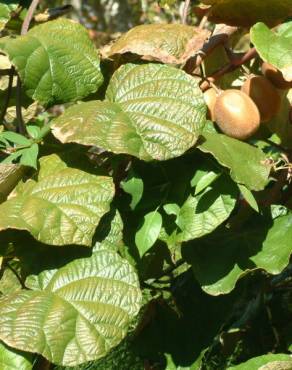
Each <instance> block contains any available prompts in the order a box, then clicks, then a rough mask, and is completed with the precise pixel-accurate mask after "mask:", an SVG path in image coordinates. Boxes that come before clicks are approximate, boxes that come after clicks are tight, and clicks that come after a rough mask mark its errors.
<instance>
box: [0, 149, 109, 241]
mask: <svg viewBox="0 0 292 370" xmlns="http://www.w3.org/2000/svg"><path fill="white" fill-rule="evenodd" d="M40 166H41V169H40V172H39V175H38V179H37V181H35V180H28V181H27V182H26V183H24V184H23V183H20V184H19V185H18V186H17V188H16V190H15V192H13V193H12V194H11V195H10V197H9V199H8V200H7V201H6V202H4V203H3V204H1V206H0V230H5V229H19V230H27V231H29V232H30V233H31V234H32V235H33V236H34V237H35V238H36V239H37V240H39V241H41V242H43V243H46V244H51V245H66V244H80V245H88V246H90V245H91V239H92V236H93V234H94V231H95V229H96V226H97V225H98V223H99V220H100V218H101V217H102V216H103V215H104V214H105V213H106V212H108V211H109V208H110V202H111V201H112V199H113V196H114V186H113V182H112V179H111V178H109V177H104V176H94V175H91V174H88V173H86V172H83V171H80V170H77V169H73V168H68V167H67V166H66V164H65V163H64V162H62V160H61V159H60V158H59V157H58V156H57V155H51V156H47V157H43V158H42V159H41V160H40Z"/></svg>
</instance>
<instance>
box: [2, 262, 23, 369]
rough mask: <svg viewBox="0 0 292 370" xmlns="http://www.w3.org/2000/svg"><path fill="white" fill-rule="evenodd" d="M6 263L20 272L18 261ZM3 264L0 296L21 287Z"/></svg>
mask: <svg viewBox="0 0 292 370" xmlns="http://www.w3.org/2000/svg"><path fill="white" fill-rule="evenodd" d="M8 264H9V266H10V267H11V268H12V269H13V270H14V271H17V273H20V271H21V267H20V263H19V261H9V262H8ZM3 265H4V266H3V268H5V269H4V272H3V274H2V275H1V279H0V296H1V294H3V295H8V294H11V293H14V292H16V291H19V290H21V289H22V286H21V283H20V281H19V280H18V278H17V276H16V275H15V273H14V272H13V271H12V270H11V269H9V268H8V267H7V265H6V263H4V264H3ZM0 369H1V367H0Z"/></svg>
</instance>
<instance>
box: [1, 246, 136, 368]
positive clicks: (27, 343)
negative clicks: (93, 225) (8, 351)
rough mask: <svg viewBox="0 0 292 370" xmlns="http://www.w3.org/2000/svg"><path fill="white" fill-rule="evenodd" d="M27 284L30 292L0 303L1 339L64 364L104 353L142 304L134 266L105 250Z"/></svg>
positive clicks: (119, 337)
mask: <svg viewBox="0 0 292 370" xmlns="http://www.w3.org/2000/svg"><path fill="white" fill-rule="evenodd" d="M26 285H27V286H28V288H30V289H32V290H26V291H21V292H18V293H16V294H14V295H11V296H8V297H7V298H5V299H3V300H2V301H1V307H0V325H1V333H0V338H1V340H3V341H4V342H5V343H7V344H8V345H11V346H13V347H15V348H18V349H21V350H25V351H28V352H38V353H40V354H42V355H43V356H44V357H45V358H47V359H48V360H49V361H51V362H53V363H56V364H60V365H65V366H66V365H69V366H74V365H77V364H79V363H83V362H86V361H90V360H95V359H98V358H100V357H102V356H104V355H106V353H107V352H108V351H109V350H110V349H111V348H112V347H114V346H116V345H117V344H118V343H119V342H120V341H121V340H122V339H123V337H124V336H125V335H126V332H127V328H128V325H129V323H130V321H131V320H132V319H133V318H134V316H135V315H136V314H137V313H138V310H139V309H140V305H141V292H140V289H139V283H138V278H137V275H136V273H135V271H134V270H133V268H132V267H131V266H130V265H129V263H128V262H127V261H126V260H123V259H122V258H121V257H120V256H119V255H118V254H117V253H116V252H114V251H109V250H107V249H102V248H100V249H99V251H97V252H95V253H93V255H92V256H91V257H89V258H83V259H77V260H74V261H73V262H71V263H69V264H67V265H65V266H64V267H62V268H60V269H59V270H46V271H44V272H42V273H40V274H39V275H32V276H30V277H29V278H28V279H27V280H26Z"/></svg>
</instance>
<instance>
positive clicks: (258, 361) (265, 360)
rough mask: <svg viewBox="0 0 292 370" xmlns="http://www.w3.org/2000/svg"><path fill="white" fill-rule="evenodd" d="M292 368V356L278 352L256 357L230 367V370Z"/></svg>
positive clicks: (278, 369)
mask: <svg viewBox="0 0 292 370" xmlns="http://www.w3.org/2000/svg"><path fill="white" fill-rule="evenodd" d="M259 369H260V370H291V369H292V356H290V355H286V354H282V353H277V354H269V355H263V356H258V357H254V358H252V359H250V360H248V361H246V362H244V363H243V364H240V365H236V366H232V367H229V368H228V370H259Z"/></svg>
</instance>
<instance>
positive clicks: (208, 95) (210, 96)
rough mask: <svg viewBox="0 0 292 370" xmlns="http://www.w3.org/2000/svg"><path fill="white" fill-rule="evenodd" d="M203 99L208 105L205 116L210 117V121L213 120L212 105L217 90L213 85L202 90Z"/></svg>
mask: <svg viewBox="0 0 292 370" xmlns="http://www.w3.org/2000/svg"><path fill="white" fill-rule="evenodd" d="M204 99H205V103H206V104H207V107H208V112H207V117H208V118H210V119H211V121H215V117H214V107H215V103H216V99H217V91H216V90H215V89H214V88H213V87H211V88H210V89H208V90H207V91H205V92H204Z"/></svg>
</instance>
